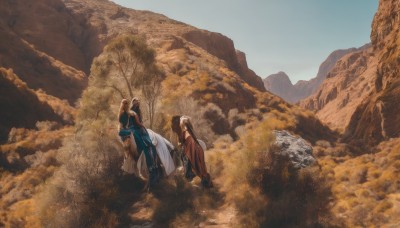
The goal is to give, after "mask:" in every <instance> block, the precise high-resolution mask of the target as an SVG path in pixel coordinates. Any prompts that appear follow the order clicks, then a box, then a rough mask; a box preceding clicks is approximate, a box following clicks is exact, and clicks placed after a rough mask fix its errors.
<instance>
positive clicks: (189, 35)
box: [182, 30, 265, 91]
mask: <svg viewBox="0 0 400 228" xmlns="http://www.w3.org/2000/svg"><path fill="white" fill-rule="evenodd" d="M182 37H183V38H185V39H186V40H187V41H189V42H191V43H193V44H195V45H197V46H199V47H201V48H203V49H204V50H206V51H207V52H209V53H210V54H212V55H214V56H216V57H218V58H220V59H222V60H224V61H225V62H226V64H227V65H228V67H229V68H230V69H231V70H233V71H235V72H236V73H237V74H238V75H239V76H240V77H241V78H242V79H243V80H244V81H245V82H247V83H248V84H249V85H251V86H253V87H255V88H257V89H259V90H260V91H265V88H264V86H263V83H262V79H261V78H260V77H259V76H257V75H256V74H255V73H254V72H253V71H252V70H250V69H249V68H248V66H247V61H246V55H245V54H244V53H243V52H241V51H237V50H236V49H235V46H234V44H233V41H232V40H231V39H229V38H228V37H226V36H224V35H222V34H220V33H215V32H209V31H205V30H192V31H189V32H186V33H184V34H183V35H182Z"/></svg>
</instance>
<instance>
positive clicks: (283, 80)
mask: <svg viewBox="0 0 400 228" xmlns="http://www.w3.org/2000/svg"><path fill="white" fill-rule="evenodd" d="M368 47H370V44H366V45H364V46H362V47H360V48H349V49H340V50H336V51H334V52H332V53H331V54H330V55H329V56H328V58H326V60H325V61H324V62H323V63H322V64H321V65H320V67H319V70H318V74H317V76H316V77H315V78H312V79H310V80H309V81H305V80H300V81H298V82H297V83H296V84H294V85H293V84H292V83H291V82H290V83H289V81H290V80H289V77H288V76H287V75H286V74H284V73H282V72H279V73H278V74H272V75H270V76H268V77H267V78H265V79H264V80H263V81H264V86H265V88H266V89H267V90H268V91H270V92H272V93H274V94H276V95H278V96H280V97H282V98H283V99H285V100H286V101H288V102H290V103H297V102H298V101H300V100H302V99H304V98H306V97H308V96H310V95H311V94H313V93H314V92H315V91H317V89H318V88H319V86H320V85H321V84H322V83H323V81H324V80H325V78H326V77H327V75H328V73H329V72H330V71H331V70H332V68H333V67H334V66H335V64H336V62H337V61H338V60H339V59H340V58H342V57H343V56H345V55H347V54H349V53H352V52H359V51H362V50H366V49H367V48H368Z"/></svg>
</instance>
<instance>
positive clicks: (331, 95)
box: [300, 0, 400, 147]
mask: <svg viewBox="0 0 400 228" xmlns="http://www.w3.org/2000/svg"><path fill="white" fill-rule="evenodd" d="M399 27H400V5H399V4H398V1H393V0H381V1H380V3H379V8H378V12H377V13H376V15H375V18H374V21H373V24H372V32H371V41H372V47H370V48H368V49H367V50H364V51H362V52H356V53H352V54H348V55H346V56H344V57H343V58H341V59H340V60H339V61H338V62H337V63H336V65H335V67H334V68H333V69H332V70H331V73H330V74H329V76H328V78H327V79H326V80H325V81H324V83H323V84H322V85H321V87H320V89H319V90H318V91H317V92H316V93H315V94H314V95H313V96H311V97H309V98H307V99H305V100H304V101H302V102H300V105H301V106H303V107H305V108H309V109H312V110H316V111H317V116H318V117H319V118H320V119H321V120H322V121H323V122H325V123H327V124H329V125H331V126H332V127H334V128H337V129H339V130H341V131H342V132H344V133H345V141H347V142H351V143H355V144H357V145H358V146H362V147H364V146H374V145H377V144H378V143H379V142H380V141H382V140H386V139H389V138H394V137H398V136H399V135H400V130H399V129H400V114H399V113H400V106H399V105H398V102H399V101H400V70H399V69H400V59H399V56H400V45H399V44H400V35H399V33H400V30H399Z"/></svg>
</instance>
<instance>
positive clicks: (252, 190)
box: [208, 114, 340, 227]
mask: <svg viewBox="0 0 400 228" xmlns="http://www.w3.org/2000/svg"><path fill="white" fill-rule="evenodd" d="M267 117H268V118H267V119H265V120H263V121H261V122H253V123H251V124H247V125H246V126H245V127H243V133H242V134H240V139H239V140H238V141H237V142H235V143H230V142H229V141H226V140H223V139H221V140H218V141H217V142H216V146H215V148H214V149H213V150H212V151H210V152H209V155H208V161H209V162H210V163H211V164H212V166H213V167H219V166H221V163H223V169H222V172H221V175H220V177H219V180H220V181H221V182H223V190H224V191H225V192H226V194H227V202H231V203H233V204H234V205H235V207H236V209H237V210H238V216H237V223H238V224H237V225H238V226H243V227H260V226H261V227H330V226H335V224H337V225H338V226H340V222H338V220H331V219H332V217H331V215H330V214H329V210H328V206H329V202H330V197H331V192H330V186H329V185H328V184H327V182H326V180H325V179H324V174H320V171H319V170H318V168H316V167H313V168H306V169H302V170H300V171H297V170H295V169H293V168H292V166H291V164H290V163H289V160H288V158H287V157H283V156H281V155H280V154H278V153H277V150H276V148H274V147H271V143H272V142H273V141H274V137H273V134H272V130H273V129H276V128H281V127H284V126H285V121H282V120H284V118H283V119H282V118H280V119H277V118H274V117H273V115H271V114H269V115H267ZM224 141H226V142H225V143H224Z"/></svg>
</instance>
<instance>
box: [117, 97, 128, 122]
mask: <svg viewBox="0 0 400 228" xmlns="http://www.w3.org/2000/svg"><path fill="white" fill-rule="evenodd" d="M128 104H129V102H128V100H127V99H122V100H121V104H120V106H119V112H118V120H119V119H120V118H121V115H122V114H123V113H124V112H127V111H128V109H129V106H128Z"/></svg>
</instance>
